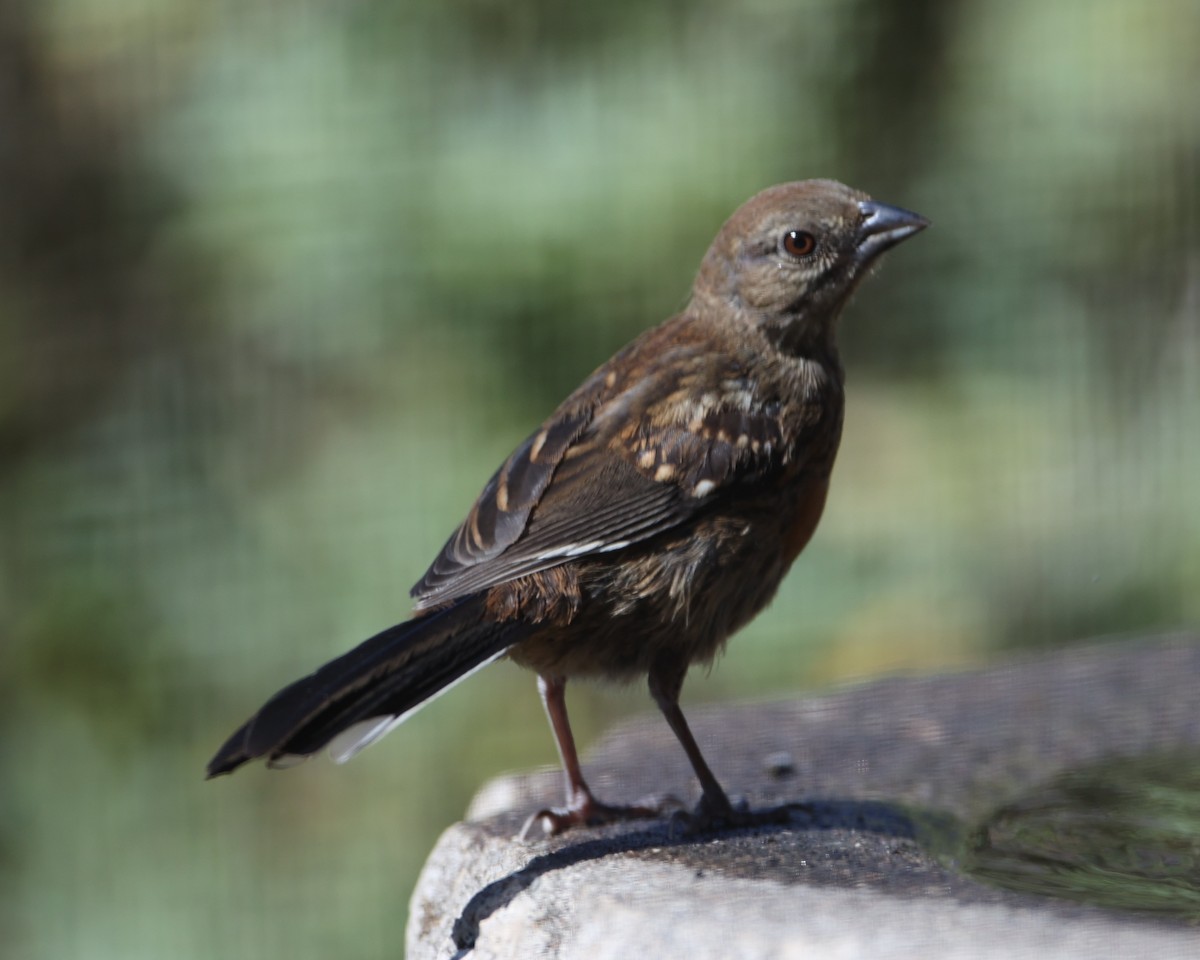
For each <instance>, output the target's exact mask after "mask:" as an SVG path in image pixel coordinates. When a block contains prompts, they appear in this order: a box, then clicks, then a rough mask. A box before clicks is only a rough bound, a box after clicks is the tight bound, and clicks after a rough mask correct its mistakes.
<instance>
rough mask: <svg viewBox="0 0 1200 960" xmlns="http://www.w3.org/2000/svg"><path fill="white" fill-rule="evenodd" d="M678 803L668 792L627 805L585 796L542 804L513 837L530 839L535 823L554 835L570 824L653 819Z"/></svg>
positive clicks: (674, 810) (522, 839) (597, 824)
mask: <svg viewBox="0 0 1200 960" xmlns="http://www.w3.org/2000/svg"><path fill="white" fill-rule="evenodd" d="M682 806H683V804H682V802H681V801H679V800H678V799H677V798H675V797H673V796H671V795H670V794H666V795H662V796H650V797H644V798H643V799H641V800H639V801H638V802H637V803H633V804H629V805H628V806H625V805H620V804H608V803H601V802H600V801H599V800H596V799H593V798H592V797H587V798H585V799H584V800H582V801H581V802H579V803H576V804H572V805H570V806H566V807H546V808H543V809H541V810H538V811H537V812H536V813H533V814H531V815H530V817H529V819H527V820H526V821H525V824H524V826H522V827H521V832H520V833H518V834H517V839H518V840H520V841H521V842H523V843H524V842H527V841H529V840H530V839H532V836H533V834H534V832H535V825H536V826H540V827H541V830H542V836H543V837H554V836H557V835H558V834H560V833H565V832H566V831H567V830H570V829H571V828H572V827H598V826H602V825H603V824H606V823H621V822H624V821H626V820H653V819H657V818H659V817H661V816H663V815H664V814H665V813H666V812H667V811H668V810H671V812H672V814H674V813H676V812H678V808H681V807H682Z"/></svg>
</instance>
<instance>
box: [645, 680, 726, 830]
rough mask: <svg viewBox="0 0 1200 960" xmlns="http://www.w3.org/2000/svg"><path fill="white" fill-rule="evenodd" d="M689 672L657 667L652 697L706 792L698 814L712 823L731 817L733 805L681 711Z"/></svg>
mask: <svg viewBox="0 0 1200 960" xmlns="http://www.w3.org/2000/svg"><path fill="white" fill-rule="evenodd" d="M686 669H687V668H686V667H685V668H684V669H682V670H681V669H679V668H678V667H675V668H671V669H661V668H658V667H656V668H655V669H653V670H651V671H650V696H652V697H653V698H654V702H655V703H657V704H658V709H659V710H661V711H662V715H663V716H664V717H665V718H666V721H667V724H668V725H669V726H670V727H671V730H672V732H673V733H674V734H675V736H676V738H677V739H678V740H679V742H680V744H682V746H683V750H684V753H686V754H687V757H688V760H689V761H690V762H691V764H692V769H693V770H695V771H696V778H697V779H698V780H699V781H700V788H701V790H703V791H704V794H703V796H702V797H701V798H700V807H699V808H698V809H697V811H696V812H697V814H698V815H699V816H701V817H707V818H709V819H725V818H728V817H730V816H731V815H732V813H733V805H732V804H731V803H730V802H729V797H728V796H726V794H725V790H724V789H723V788H722V787H721V784H720V782H719V781H718V780H717V778H716V775H715V774H714V773H713V772H712V770H710V769H709V766H708V763H706V762H705V760H704V755H703V754H702V753H701V752H700V745H699V744H697V743H696V738H695V737H693V736H692V731H691V728H690V727H689V726H688V722H687V719H686V718H685V717H684V715H683V711H682V710H681V709H679V691H680V690H682V689H683V677H684V674H685V672H686Z"/></svg>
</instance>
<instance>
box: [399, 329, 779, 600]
mask: <svg viewBox="0 0 1200 960" xmlns="http://www.w3.org/2000/svg"><path fill="white" fill-rule="evenodd" d="M667 352H668V353H670V356H659V357H658V358H657V360H658V362H656V363H654V364H653V367H652V368H650V369H647V368H646V367H644V366H642V367H641V368H640V369H637V366H638V365H634V367H635V369H637V373H636V375H633V376H630V378H629V383H628V384H627V385H623V384H621V383H620V382H618V380H617V377H616V375H615V374H614V373H613V371H614V370H618V369H625V368H626V367H627V366H628V364H621V363H618V362H616V361H617V360H618V359H619V358H615V359H614V361H610V364H608V365H606V366H605V367H601V368H600V370H598V371H597V372H596V373H595V374H594V375H593V376H592V377H591V378H590V379H589V380H588V381H587V382H586V383H585V384H584V385H583V386H582V387H581V388H580V389H579V390H578V391H576V393H575V394H573V395H572V396H571V397H570V398H568V400H567V401H566V402H565V403H564V404H563V406H562V407H560V408H559V410H558V411H557V412H556V413H555V414H554V415H553V416H552V417H551V418H550V419H549V420H547V421H546V423H545V424H543V426H542V428H541V429H540V430H539V431H538V432H537V433H535V434H533V435H532V436H531V437H529V438H528V439H527V440H526V441H525V442H524V443H522V444H521V445H520V446H519V447H518V448H517V449H516V450H515V451H514V452H513V454H512V455H511V456H510V457H509V458H508V460H506V461H505V463H504V464H503V466H501V467H500V469H499V470H498V471H496V473H495V474H494V475H493V476H492V478H491V479H490V480H489V481H488V483H487V485H486V486H485V487H484V489H483V492H482V493H481V494H480V496H479V499H478V500H477V501H476V502H475V505H474V507H473V508H472V509H471V512H470V513H469V514H468V515H467V519H466V520H465V521H464V522H463V524H462V526H460V527H459V528H458V530H457V531H456V532H455V533H454V535H453V536H452V537H451V538H450V540H449V541H448V542H447V543H446V545H445V547H443V548H442V552H441V553H440V554H439V555H438V557H437V559H436V560H435V561H434V562H433V564H432V565H431V566H430V568H429V570H428V571H427V572H426V574H425V576H424V577H423V578H422V579H421V580H420V582H418V583H417V585H416V586H415V587H413V590H412V594H413V596H414V597H416V598H417V608H418V609H423V608H427V607H431V606H435V605H437V604H441V603H444V602H446V601H449V600H453V599H455V598H457V597H463V596H466V595H468V594H471V593H475V592H476V591H479V590H483V589H486V588H488V587H491V586H494V585H495V584H498V583H503V582H504V581H507V580H511V579H513V578H515V577H519V576H524V575H526V574H529V573H534V572H536V571H538V570H544V569H547V568H549V567H554V566H557V565H559V564H562V563H565V562H567V561H569V560H572V559H574V558H577V557H582V556H588V555H592V554H598V553H605V552H608V551H612V550H618V549H621V548H622V547H626V546H629V545H630V544H633V543H637V542H639V541H643V540H646V539H647V538H649V537H653V536H655V535H657V534H660V533H663V532H664V531H667V530H670V529H671V528H673V527H678V526H680V525H681V524H684V523H686V522H687V521H688V520H689V519H691V518H692V517H694V516H695V515H696V514H697V513H698V512H699V511H701V510H703V509H706V508H708V507H709V506H711V505H712V503H713V501H714V500H715V499H717V498H719V497H721V496H724V495H728V493H729V492H730V491H731V490H732V489H733V488H734V487H735V486H738V485H742V484H745V483H747V482H752V481H754V480H757V479H762V478H763V477H764V476H766V475H768V474H769V473H771V472H772V471H774V470H777V469H779V468H781V467H782V466H783V465H784V464H785V463H786V461H787V458H788V449H787V447H786V445H785V444H784V443H783V437H782V434H781V427H780V416H779V414H780V410H779V404H778V403H771V402H770V401H769V400H768V401H766V402H763V401H762V399H761V398H758V397H756V396H754V394H753V391H752V389H751V386H750V384H749V382H748V381H747V380H745V379H744V377H742V375H741V373H740V371H739V370H738V369H737V367H736V364H735V363H734V362H733V361H732V360H730V359H728V358H717V359H714V357H713V355H712V353H711V352H706V351H703V350H702V349H701V348H700V347H699V346H696V345H690V346H689V345H684V346H676V347H674V348H672V349H671V350H669V351H667Z"/></svg>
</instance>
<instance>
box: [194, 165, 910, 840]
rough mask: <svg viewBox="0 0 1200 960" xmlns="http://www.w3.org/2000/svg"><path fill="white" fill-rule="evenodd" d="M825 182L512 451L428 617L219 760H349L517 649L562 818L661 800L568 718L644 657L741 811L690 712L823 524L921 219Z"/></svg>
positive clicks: (773, 205)
mask: <svg viewBox="0 0 1200 960" xmlns="http://www.w3.org/2000/svg"><path fill="white" fill-rule="evenodd" d="M927 225H928V222H927V221H926V220H925V219H924V218H922V217H920V216H918V215H917V214H915V213H910V212H908V211H906V210H901V209H899V208H897V207H891V206H887V205H886V204H882V203H878V202H876V201H874V200H872V199H870V198H869V197H867V196H866V195H865V194H862V193H859V192H857V191H855V190H851V189H850V188H848V187H845V186H843V185H842V184H840V183H835V182H833V181H829V180H809V181H803V182H799V183H788V184H783V185H780V186H775V187H771V188H770V189H768V190H764V191H763V192H762V193H760V194H758V195H757V196H755V197H753V198H752V199H751V200H749V201H748V202H747V203H746V204H744V205H743V206H742V207H740V208H739V209H738V210H737V211H736V212H735V213H734V214H733V216H732V217H730V218H729V220H728V222H726V224H725V225H724V226H723V227H722V228H721V231H720V233H718V234H717V237H716V239H715V240H714V241H713V243H712V246H711V247H709V249H708V253H707V254H705V257H704V260H703V262H702V263H701V265H700V271H699V274H698V276H697V277H696V281H695V284H694V285H693V288H692V295H691V299H690V300H689V302H688V304H687V306H686V308H685V309H684V310H683V312H682V313H680V314H679V315H678V316H675V317H673V318H671V319H670V320H668V321H666V322H665V323H664V324H662V325H661V326H659V327H656V328H654V329H653V330H650V331H648V332H646V333H645V334H643V335H642V336H640V337H639V338H638V339H636V340H635V341H634V342H633V343H631V344H630V345H629V346H627V347H625V349H623V350H621V351H620V352H619V353H618V354H617V355H616V356H615V357H613V358H612V359H611V360H609V361H608V362H607V363H606V364H604V365H603V366H602V367H600V368H599V369H598V370H597V371H596V372H595V373H593V374H592V375H591V376H590V377H588V379H587V380H586V381H584V383H583V385H582V386H580V387H579V389H578V390H576V391H575V392H574V393H573V394H571V396H569V397H568V398H567V399H566V400H565V401H564V402H563V403H562V405H561V406H560V407H559V408H558V409H557V410H556V411H555V412H554V413H553V414H552V415H551V416H550V418H549V419H548V420H546V421H545V423H543V424H542V425H541V427H540V428H538V430H536V431H535V432H534V433H533V435H532V436H530V437H529V438H528V439H527V440H525V442H524V443H522V444H521V445H520V446H519V447H517V449H516V451H515V452H514V453H513V454H512V456H510V457H509V458H508V460H506V461H505V462H504V464H503V465H502V466H501V467H500V469H499V470H498V471H497V472H496V473H495V475H493V477H492V478H491V479H490V480H489V481H488V482H487V485H486V486H485V487H484V488H483V492H482V493H481V494H480V495H479V499H478V500H477V501H476V503H475V506H474V507H473V508H472V509H471V512H470V513H469V514H468V515H467V518H466V520H465V521H464V522H463V524H462V526H460V527H459V528H458V530H457V531H456V532H455V534H454V535H453V536H452V537H451V538H450V540H449V542H448V543H447V544H446V546H445V547H444V548H443V549H442V552H441V553H440V554H439V555H438V557H437V559H436V560H434V562H433V565H432V566H431V567H430V568H429V570H428V572H427V573H426V574H425V576H424V577H422V578H421V580H420V582H419V583H418V584H417V585H416V586H415V587H414V588H413V590H412V594H413V596H414V597H415V598H416V615H415V616H414V618H413V619H411V620H409V621H407V622H405V623H401V624H399V625H398V626H394V627H391V628H389V629H387V630H384V631H383V632H382V633H380V634H378V635H376V636H374V637H372V638H371V639H370V640H367V641H366V642H364V643H362V644H360V645H359V646H358V647H355V648H354V649H353V650H351V651H350V652H348V653H346V654H343V655H342V656H340V657H338V658H337V659H336V660H332V661H330V662H329V663H327V664H325V665H324V666H323V667H321V668H320V669H318V670H317V671H316V672H315V673H313V674H311V675H310V676H307V677H304V678H303V679H301V680H298V681H296V682H295V683H293V684H291V685H290V686H288V687H285V688H284V689H283V690H281V691H280V692H279V693H277V694H275V696H274V697H272V698H271V699H270V700H268V701H267V703H266V704H265V705H264V706H263V707H262V708H261V709H260V710H259V711H258V712H257V713H256V714H255V715H254V716H253V717H251V718H250V719H249V720H248V721H247V722H246V723H245V724H244V725H243V726H242V727H241V728H240V729H239V730H238V731H237V732H236V733H234V734H233V736H231V737H230V738H229V740H228V741H227V742H226V743H225V744H224V745H223V746H222V747H221V749H220V750H218V751H217V755H216V756H215V757H213V759H212V761H211V762H210V763H209V765H208V773H209V776H215V775H217V774H221V773H227V772H229V771H231V770H233V769H234V768H236V767H238V766H239V765H241V764H242V763H244V762H245V761H247V760H251V759H254V758H256V757H266V759H267V761H268V764H269V765H272V766H284V765H286V764H287V763H288V762H290V761H292V760H294V759H297V758H302V757H304V756H306V755H308V754H312V753H315V752H316V751H318V750H320V749H321V748H322V747H326V746H328V748H329V750H330V752H331V753H332V754H333V757H334V759H336V760H339V761H341V760H346V759H348V758H349V757H351V756H353V755H354V754H355V753H357V752H358V751H359V750H361V749H362V748H363V747H364V746H366V745H367V744H369V743H372V742H374V741H375V740H377V739H379V738H380V737H381V736H383V735H384V734H385V733H387V732H388V731H389V730H391V729H392V728H393V727H395V726H396V725H397V724H399V723H400V722H401V721H403V720H404V719H405V718H406V717H407V716H409V715H410V714H411V713H412V712H413V711H415V710H417V709H418V708H419V707H421V706H422V705H423V704H425V703H426V702H427V701H429V700H430V699H432V698H433V697H434V696H436V695H437V694H438V693H440V692H441V691H443V690H445V689H447V688H448V687H449V686H451V685H452V684H454V683H455V682H456V681H458V680H460V679H462V678H464V677H466V676H467V675H468V674H471V673H473V672H474V671H475V670H478V669H479V668H480V667H483V666H485V665H486V664H489V663H491V662H492V661H494V660H496V659H498V658H499V657H501V656H508V657H510V658H511V659H512V660H514V661H515V662H517V663H519V664H521V665H522V666H525V667H528V668H530V669H531V670H534V671H536V673H537V675H538V684H539V688H540V690H541V694H542V699H543V701H544V703H545V706H546V712H547V714H548V716H549V718H550V723H551V726H552V727H553V729H554V735H555V737H556V739H557V741H558V748H559V752H560V754H561V757H562V762H563V766H564V768H565V771H566V776H567V803H566V806H565V807H563V808H561V809H557V810H542V811H539V812H538V813H536V814H535V815H534V817H533V818H531V823H533V822H540V823H541V824H542V826H543V828H544V829H545V830H547V831H549V832H557V831H560V830H563V829H566V828H567V827H570V826H572V825H576V824H591V823H600V822H605V821H609V820H615V819H622V818H627V817H634V816H650V815H654V814H655V813H656V812H657V811H656V810H655V808H654V807H652V806H650V807H647V806H634V807H614V806H609V805H607V804H603V803H601V802H599V801H598V800H597V799H596V798H595V797H593V795H592V793H591V791H590V789H589V788H588V785H587V783H586V782H585V781H584V779H583V775H582V773H581V772H580V768H579V760H578V758H577V756H576V752H575V744H574V741H573V738H572V736H571V728H570V725H569V723H568V720H567V710H566V705H565V701H564V688H565V685H566V682H567V680H568V679H569V678H570V677H604V678H613V679H618V680H624V679H629V678H632V677H636V676H640V675H643V674H645V675H648V676H649V683H650V692H651V694H652V695H653V697H654V700H655V702H656V703H657V704H658V706H659V708H660V709H661V710H662V712H663V715H664V716H665V717H666V720H667V723H669V724H670V726H671V729H672V730H673V731H674V732H675V735H676V736H677V737H678V738H679V740H680V742H681V743H682V745H683V748H684V750H685V751H687V755H688V758H689V760H690V761H691V763H692V766H693V768H694V769H695V771H696V775H697V777H698V778H699V780H700V784H701V786H702V788H703V798H702V800H701V803H700V807H699V809H698V811H697V813H696V814H695V819H697V820H698V821H700V822H701V823H714V822H737V821H738V820H739V815H740V814H742V815H744V811H742V812H739V811H735V810H734V809H733V808H732V807H731V805H730V803H729V800H728V798H727V797H726V795H725V792H724V790H722V788H721V785H720V784H719V783H718V782H717V780H716V778H715V777H714V776H713V774H712V771H711V770H709V768H708V765H707V764H706V763H705V761H704V758H703V757H702V756H701V753H700V749H699V747H698V746H697V745H696V741H695V739H694V738H693V737H692V734H691V731H690V730H689V729H688V725H687V722H686V720H685V719H684V716H683V713H682V711H681V710H680V709H679V692H680V689H681V687H682V685H683V678H684V675H685V674H686V672H687V669H688V667H689V665H690V664H693V663H697V662H702V663H703V662H709V661H711V660H712V659H713V658H714V657H715V656H716V655H717V653H718V652H719V651H720V650H721V648H722V647H723V646H724V644H725V641H726V639H727V638H728V637H729V636H730V635H731V634H732V633H733V632H734V631H736V630H737V629H738V628H739V627H741V626H743V625H744V624H745V623H747V622H748V621H749V620H750V619H751V618H753V617H754V615H755V614H757V613H758V611H759V610H761V609H762V608H763V607H764V606H765V605H766V604H767V603H768V602H769V601H770V599H771V597H772V596H773V595H774V593H775V590H776V588H777V587H778V586H779V582H780V580H781V579H782V578H783V576H784V574H785V573H787V571H788V568H789V567H790V566H791V564H792V561H793V560H795V558H796V555H797V554H798V553H799V552H800V551H801V550H802V549H803V548H804V545H805V544H806V543H807V542H808V539H809V537H811V536H812V533H813V530H814V529H815V528H816V525H817V521H818V520H819V519H820V517H821V511H822V508H823V507H824V505H825V495H826V491H827V490H828V488H829V476H830V471H831V470H832V468H833V461H834V457H835V456H836V454H837V448H838V441H839V439H840V437H841V432H842V412H843V406H844V395H843V388H842V382H843V376H842V366H841V362H840V361H839V359H838V352H837V347H836V345H835V333H836V326H837V318H838V314H839V313H840V312H841V310H842V307H843V306H844V305H845V303H846V301H847V299H848V298H849V297H850V294H851V293H852V291H853V290H854V288H855V287H856V286H857V284H858V282H859V281H860V280H861V279H862V278H863V277H864V276H865V275H866V274H867V273H868V271H869V268H870V267H871V265H872V263H874V262H875V260H876V259H877V258H878V257H879V255H880V254H882V253H883V252H884V251H885V250H887V249H888V248H890V247H892V246H894V245H895V244H897V243H899V242H900V241H901V240H904V239H905V238H907V237H910V236H912V235H913V234H914V233H917V232H918V231H920V230H922V229H924V228H925V227H926V226H927Z"/></svg>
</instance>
